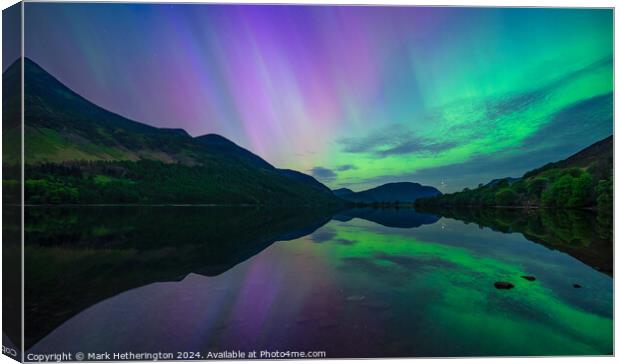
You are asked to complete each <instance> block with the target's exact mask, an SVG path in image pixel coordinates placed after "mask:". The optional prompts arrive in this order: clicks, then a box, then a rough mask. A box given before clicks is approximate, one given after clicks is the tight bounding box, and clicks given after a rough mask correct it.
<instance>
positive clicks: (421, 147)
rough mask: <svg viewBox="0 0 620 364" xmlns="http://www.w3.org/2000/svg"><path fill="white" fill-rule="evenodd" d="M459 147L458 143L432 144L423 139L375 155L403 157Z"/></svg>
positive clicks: (410, 141)
mask: <svg viewBox="0 0 620 364" xmlns="http://www.w3.org/2000/svg"><path fill="white" fill-rule="evenodd" d="M457 145H458V143H456V142H443V143H432V142H429V141H423V139H418V140H409V141H406V142H403V143H401V144H399V145H397V146H395V147H392V148H389V149H385V150H379V151H377V152H375V154H376V155H378V156H381V157H387V156H390V155H402V154H411V153H424V152H427V153H439V152H441V151H444V150H447V149H450V148H452V147H455V146H457Z"/></svg>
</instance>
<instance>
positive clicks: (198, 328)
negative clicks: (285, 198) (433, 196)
mask: <svg viewBox="0 0 620 364" xmlns="http://www.w3.org/2000/svg"><path fill="white" fill-rule="evenodd" d="M442 215H445V216H451V217H450V218H449V217H441V216H440V215H439V214H435V215H433V214H424V213H418V212H415V211H413V210H409V209H400V210H381V209H379V210H372V209H367V210H353V211H347V212H333V211H330V212H324V211H304V212H303V213H301V212H300V211H297V212H295V213H293V212H291V211H277V212H276V211H265V210H260V209H241V210H240V209H232V208H222V207H219V208H213V207H210V208H209V207H203V208H198V207H159V208H136V207H133V208H97V209H95V208H80V209H62V208H55V209H44V208H30V209H29V211H27V217H26V227H27V229H28V231H27V236H29V238H28V241H27V244H26V245H27V246H26V268H25V270H26V281H27V282H28V283H27V286H26V297H25V298H26V310H27V312H26V317H27V322H26V346H27V348H30V349H29V350H28V351H29V352H32V353H46V352H61V351H71V352H76V351H82V352H105V351H108V352H125V351H133V352H160V351H161V352H176V351H207V350H211V351H219V350H245V351H251V350H272V351H273V350H280V351H282V350H295V351H309V350H312V351H317V350H324V351H326V352H327V356H328V357H368V356H371V357H373V356H374V357H376V356H381V357H385V356H463V355H563V354H611V353H612V352H613V343H612V329H613V321H612V310H613V302H612V285H613V278H612V273H611V266H612V265H611V264H612V263H611V262H612V258H611V255H610V254H611V251H612V245H611V244H612V243H611V238H610V237H611V225H606V224H605V221H604V220H601V219H600V218H597V217H596V216H594V215H587V214H585V215H570V216H569V217H568V218H567V217H566V216H560V217H554V216H551V215H549V213H546V216H545V215H544V214H543V215H541V213H536V212H530V213H528V214H525V215H524V214H523V213H522V212H506V211H495V212H493V211H486V212H485V213H484V216H482V217H481V216H478V215H475V216H470V215H468V216H463V213H462V212H461V213H460V215H459V213H455V212H445V213H442ZM457 217H458V218H459V219H457ZM461 220H464V221H471V222H475V223H469V224H466V223H464V222H462V221H461ZM554 221H556V222H554ZM557 221H560V222H561V223H557ZM582 222H585V225H584V224H583V223H582ZM584 226H585V227H584ZM526 237H527V238H526ZM528 239H529V240H528ZM535 241H536V242H535ZM522 275H533V276H535V277H536V281H533V282H530V281H527V280H525V279H523V278H521V276H522ZM496 281H508V282H512V283H513V284H514V285H515V287H514V288H513V289H511V290H498V289H496V288H495V287H494V283H495V282H496ZM573 284H579V285H581V286H582V288H574V287H573Z"/></svg>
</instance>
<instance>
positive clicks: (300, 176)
mask: <svg viewBox="0 0 620 364" xmlns="http://www.w3.org/2000/svg"><path fill="white" fill-rule="evenodd" d="M277 171H278V172H279V173H280V174H281V175H283V176H286V177H288V178H291V179H294V180H296V181H298V182H301V183H303V184H305V185H306V186H308V187H311V188H314V189H316V190H319V191H322V192H325V193H329V194H330V195H331V194H333V193H332V190H330V189H329V187H327V186H325V185H324V184H322V183H321V182H319V181H318V180H317V179H316V178H314V177H312V176H309V175H307V174H305V173H301V172H298V171H295V170H292V169H278V170H277Z"/></svg>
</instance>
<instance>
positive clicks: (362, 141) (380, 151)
mask: <svg viewBox="0 0 620 364" xmlns="http://www.w3.org/2000/svg"><path fill="white" fill-rule="evenodd" d="M337 143H338V144H340V145H341V146H342V151H344V152H347V153H368V154H372V155H374V156H376V157H387V156H391V155H404V154H412V153H438V152H441V151H444V150H448V149H450V148H453V147H455V146H456V145H457V143H456V142H453V141H446V142H436V141H433V140H430V139H427V138H423V137H419V136H416V135H415V134H414V133H413V132H411V131H410V130H409V129H407V128H406V127H404V126H403V125H394V126H390V127H389V128H384V129H380V130H375V131H373V132H372V133H369V134H368V135H366V136H363V137H359V138H344V139H340V140H338V141H337Z"/></svg>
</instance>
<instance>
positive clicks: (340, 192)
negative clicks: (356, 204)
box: [334, 188, 355, 197]
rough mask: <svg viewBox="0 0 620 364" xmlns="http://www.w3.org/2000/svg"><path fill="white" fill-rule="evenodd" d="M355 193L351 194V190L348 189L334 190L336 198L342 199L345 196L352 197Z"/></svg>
mask: <svg viewBox="0 0 620 364" xmlns="http://www.w3.org/2000/svg"><path fill="white" fill-rule="evenodd" d="M354 193H355V192H353V191H352V190H350V189H348V188H338V189H335V190H334V195H336V196H338V197H344V196H347V195H352V194H354Z"/></svg>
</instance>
